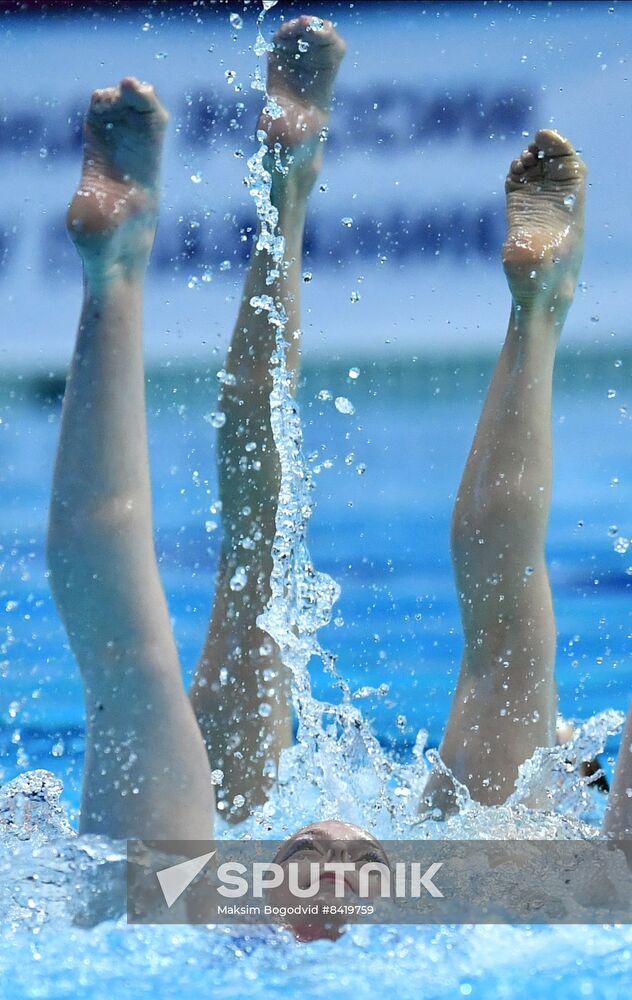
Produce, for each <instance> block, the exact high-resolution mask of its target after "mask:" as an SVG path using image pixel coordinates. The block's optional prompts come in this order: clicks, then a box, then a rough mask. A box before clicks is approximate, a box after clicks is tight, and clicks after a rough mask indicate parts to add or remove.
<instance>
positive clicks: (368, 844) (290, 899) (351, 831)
mask: <svg viewBox="0 0 632 1000" xmlns="http://www.w3.org/2000/svg"><path fill="white" fill-rule="evenodd" d="M275 861H276V863H277V864H279V865H282V866H285V865H288V864H289V863H290V861H291V862H294V863H295V864H296V866H297V868H296V873H297V878H298V884H299V886H300V887H301V888H306V887H307V886H309V885H310V884H311V882H312V869H311V867H310V866H311V864H313V863H315V864H318V865H320V866H321V868H320V878H319V889H318V892H317V893H316V895H314V896H312V897H309V898H306V899H298V900H297V898H296V897H295V896H293V895H292V894H291V892H290V890H289V884H288V879H287V878H285V879H284V881H283V884H282V886H280V887H279V888H277V889H274V890H272V891H271V894H270V895H271V899H272V901H273V905H275V906H287V907H295V906H296V905H297V903H298V904H305V905H312V906H322V904H323V903H324V904H331V903H335V902H337V903H338V904H344V903H345V902H349V901H350V900H351V901H353V900H354V899H355V897H356V896H357V895H358V888H359V887H358V882H359V875H358V873H357V869H359V868H360V866H361V865H363V864H366V863H369V862H374V863H378V864H385V865H387V866H388V864H389V862H388V857H387V855H386V852H385V851H384V848H383V847H382V845H381V844H380V843H379V841H378V840H376V839H375V837H373V836H372V835H371V834H370V833H369V832H368V831H367V830H363V829H362V828H361V827H359V826H355V825H354V824H353V823H343V822H341V821H340V820H336V819H327V820H323V821H322V822H320V823H310V824H309V826H305V827H302V828H301V829H300V830H297V831H296V833H294V834H292V836H291V837H288V839H287V840H285V841H284V842H283V844H282V845H281V847H280V848H279V850H278V851H277V855H276V857H275ZM331 862H343V863H344V862H347V863H351V862H353V863H355V867H356V871H355V872H349V873H345V876H344V888H345V898H342V899H340V898H337V897H336V896H335V885H336V883H335V876H334V873H333V872H327V871H323V868H322V866H323V865H324V864H326V863H331ZM347 894H348V895H347ZM345 922H346V921H345V920H344V918H343V917H342V916H333V917H332V916H328V917H327V918H326V919H325V918H324V917H322V916H313V917H309V916H304V915H303V916H292V917H291V918H288V923H287V925H286V926H287V927H289V929H290V930H291V931H293V933H294V934H295V936H296V938H297V939H298V940H299V941H315V940H318V939H321V938H328V939H329V940H331V941H335V940H337V939H338V938H339V937H340V936H341V935H342V926H343V924H344V923H345Z"/></svg>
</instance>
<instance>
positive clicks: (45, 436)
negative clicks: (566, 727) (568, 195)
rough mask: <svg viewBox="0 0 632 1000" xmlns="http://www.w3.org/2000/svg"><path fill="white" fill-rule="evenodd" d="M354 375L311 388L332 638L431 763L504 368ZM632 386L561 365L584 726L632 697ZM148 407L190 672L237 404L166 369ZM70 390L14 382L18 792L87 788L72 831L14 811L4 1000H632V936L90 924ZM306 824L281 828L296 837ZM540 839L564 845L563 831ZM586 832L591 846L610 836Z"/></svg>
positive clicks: (561, 670) (2, 699) (371, 704)
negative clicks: (76, 891) (469, 483)
mask: <svg viewBox="0 0 632 1000" xmlns="http://www.w3.org/2000/svg"><path fill="white" fill-rule="evenodd" d="M353 364H354V365H356V366H357V367H358V368H359V369H360V375H359V377H358V378H355V379H353V378H350V377H349V375H348V371H349V368H350V363H345V364H342V363H335V362H333V363H332V364H330V365H329V366H328V367H320V368H319V369H318V370H315V369H309V368H308V369H307V371H306V374H305V377H304V380H303V385H302V388H301V400H302V412H303V416H304V421H305V452H306V455H307V456H308V460H309V461H310V463H311V465H312V468H313V469H314V472H315V473H316V474H315V482H316V492H315V500H316V510H315V514H314V517H313V520H312V530H311V550H312V555H313V557H314V561H315V563H316V565H317V567H318V568H319V569H322V570H326V571H327V572H329V573H331V574H332V576H334V578H335V579H336V580H338V582H339V583H340V584H341V586H342V597H341V600H340V602H339V604H338V605H337V607H336V612H335V614H334V620H333V622H332V624H331V625H330V626H329V627H328V628H327V629H326V630H325V635H324V637H323V641H324V644H325V645H326V646H327V648H329V649H330V650H332V651H333V652H335V653H336V654H337V656H338V669H339V672H340V674H341V675H342V676H343V677H344V678H345V680H346V681H348V683H349V684H350V685H351V688H352V690H357V689H360V688H366V687H370V688H378V687H379V685H381V684H386V685H389V687H388V690H387V691H386V692H385V693H383V694H381V695H378V694H372V695H371V694H369V695H367V696H366V697H361V698H359V699H358V700H357V702H356V704H358V705H359V706H361V707H362V709H363V712H364V714H365V717H366V718H367V719H368V720H370V721H371V723H372V725H373V727H374V730H375V732H376V734H377V736H378V737H379V739H380V742H381V743H382V744H383V746H384V747H386V748H387V749H388V751H389V753H392V754H396V755H398V756H399V757H401V758H402V759H409V758H410V753H411V749H412V745H413V742H414V738H415V735H416V733H417V730H418V729H420V728H425V729H427V730H428V733H429V744H430V745H436V743H437V741H438V740H439V738H440V734H441V729H442V726H443V723H444V721H445V718H446V715H447V711H448V706H449V697H450V693H451V690H452V687H453V685H454V682H455V678H456V670H457V666H458V660H459V654H460V638H459V623H458V617H457V608H456V601H455V596H454V592H453V587H452V582H451V575H450V566H449V555H448V544H447V532H448V522H449V514H450V508H451V503H452V500H453V497H454V492H455V489H456V487H457V484H458V479H459V475H460V471H461V468H462V464H463V461H464V458H465V455H466V452H467V449H468V447H469V443H470V440H471V436H472V433H473V429H474V424H475V420H476V417H477V413H478V410H479V407H480V402H481V398H482V394H483V392H484V389H485V386H486V381H487V378H488V376H489V359H484V358H480V359H479V358H470V359H469V360H461V361H459V360H455V359H445V360H444V361H439V360H436V359H435V360H432V361H431V360H429V359H423V358H418V359H415V360H413V358H412V357H411V358H408V359H406V360H405V361H402V363H399V362H398V363H396V362H393V363H391V364H390V365H386V364H377V363H369V362H367V363H366V364H363V363H362V359H354V361H353ZM631 368H632V357H630V356H629V355H625V354H623V355H615V354H612V355H605V354H603V353H602V354H600V355H591V354H590V353H585V354H580V355H577V354H575V353H573V354H572V355H567V356H565V357H563V358H562V362H561V364H560V366H559V368H558V377H557V387H556V401H555V416H554V429H555V448H556V481H555V493H554V501H553V510H552V517H551V527H550V535H549V559H550V562H551V575H552V579H553V586H554V591H555V598H556V608H557V614H558V624H559V654H558V683H559V689H560V703H561V708H562V710H563V711H564V713H565V714H567V715H569V716H572V717H575V718H577V719H583V720H585V719H588V718H590V717H591V716H593V715H594V714H595V713H597V712H600V711H602V710H605V709H618V710H624V709H625V707H626V704H627V698H628V696H629V689H630V676H631V673H632V672H631V670H630V665H629V663H630V661H629V653H630V643H631V634H630V633H631V629H630V614H629V599H630V594H629V591H630V585H631V582H632V577H631V576H630V575H629V574H628V572H626V570H628V567H629V566H630V564H631V563H632V549H630V554H628V553H625V552H617V551H616V550H615V546H616V547H618V548H624V547H625V543H623V544H622V542H621V539H626V538H628V537H629V535H630V534H632V524H631V523H630V514H629V512H630V510H631V509H632V505H631V502H630V501H631V499H632V497H631V493H632V483H631V482H630V479H629V476H628V474H627V470H628V468H629V454H630V445H629V440H630V433H629V431H630V427H629V411H628V409H627V407H629V405H630V399H629V391H628V388H627V387H628V385H629V384H630V370H631ZM148 389H149V398H148V403H149V412H150V437H151V450H152V463H153V478H154V488H155V510H156V531H157V547H158V551H159V554H160V562H161V568H162V573H163V579H164V582H165V587H166V590H167V593H168V598H169V603H170V607H171V611H172V615H173V619H174V627H175V630H176V634H177V638H178V642H179V647H180V651H181V655H182V660H183V664H184V669H185V671H186V673H189V672H190V670H191V668H192V665H193V662H194V660H195V656H196V653H197V651H198V649H199V646H200V644H201V641H202V636H203V633H204V628H205V623H206V615H207V612H208V609H209V605H210V601H211V595H212V576H213V568H214V565H215V562H216V558H217V548H218V541H219V535H218V530H217V529H216V528H215V527H214V524H215V523H216V522H217V521H218V518H217V517H216V516H214V515H213V513H212V512H211V510H212V503H213V501H214V500H215V498H216V490H215V483H214V471H213V463H214V441H213V430H212V427H211V426H210V424H209V423H208V420H206V419H205V417H207V416H208V414H210V413H211V412H212V411H213V410H214V408H215V402H216V379H215V366H211V367H210V370H209V369H204V370H203V369H199V370H193V369H190V370H187V371H181V372H176V371H172V370H170V369H163V370H162V371H160V372H154V373H151V374H150V377H149V383H148ZM59 390H60V382H59V380H58V379H53V378H43V379H38V380H33V379H23V380H22V381H21V382H19V383H12V384H9V383H5V384H3V386H2V397H1V399H2V411H1V414H0V415H1V416H2V425H1V428H2V431H3V433H2V437H1V438H0V441H1V445H0V448H1V451H0V455H1V459H2V461H1V468H2V489H1V492H0V515H1V524H2V533H1V545H2V561H3V563H4V573H3V584H2V597H1V600H2V606H3V609H4V610H5V613H4V628H3V636H2V639H3V658H2V666H1V673H0V706H1V711H2V730H1V733H2V742H1V751H0V752H1V755H2V756H1V757H0V765H1V767H2V770H3V781H4V782H5V788H4V794H5V795H6V794H7V787H9V788H11V786H7V783H8V782H9V780H10V779H12V778H14V777H15V776H17V775H20V774H22V773H24V772H25V771H29V770H33V769H36V768H45V769H47V770H49V771H52V772H54V773H55V774H57V775H58V776H59V777H60V778H61V779H62V780H63V782H64V789H63V793H62V804H63V809H62V810H61V812H59V813H56V812H55V810H54V809H53V808H52V806H51V801H53V800H54V798H55V795H54V794H53V792H51V791H50V790H49V791H48V792H47V793H46V794H45V795H43V796H42V795H41V794H40V795H39V796H35V798H34V799H32V801H30V800H27V801H30V806H29V808H30V810H31V814H32V811H33V810H35V812H36V813H38V811H39V819H36V821H35V823H33V822H31V824H30V827H28V830H29V831H30V832H27V823H26V820H25V818H24V816H25V814H24V810H22V813H21V814H20V816H19V817H18V820H19V821H18V823H17V826H16V827H14V828H11V827H8V826H7V819H6V818H7V816H8V815H9V813H10V809H9V807H8V806H7V805H6V802H5V807H4V810H3V805H2V798H1V797H0V820H4V822H0V839H1V840H2V843H3V845H4V852H3V856H2V865H0V888H1V889H2V892H1V893H0V900H1V901H2V904H3V910H4V909H5V904H10V905H11V906H12V907H13V908H12V909H11V910H10V911H8V916H7V911H6V910H5V914H4V915H5V921H4V923H5V933H4V934H3V938H2V941H1V942H0V972H1V974H2V976H1V978H2V983H3V985H2V996H3V998H6V1000H13V998H18V997H19V998H24V997H35V996H38V997H46V998H62V997H63V998H66V997H68V998H69V997H84V996H85V997H93V998H100V997H106V996H107V997H108V998H112V997H117V998H121V1000H122V998H127V997H140V996H145V995H150V994H151V995H154V996H160V997H165V998H167V997H171V996H174V997H176V996H177V997H179V998H188V997H191V998H193V997H198V996H200V995H206V994H207V993H208V994H214V993H216V992H220V991H221V992H222V994H223V995H224V996H235V997H242V996H245V995H252V996H258V995H261V996H263V995H265V996H267V997H276V996H281V995H284V996H299V995H300V996H302V997H321V996H330V995H331V994H332V992H334V991H335V992H336V994H337V995H339V996H343V997H351V996H354V997H365V996H366V997H368V996H376V995H378V993H381V987H380V988H377V986H376V984H380V983H381V982H383V981H385V980H388V981H389V982H390V983H392V986H393V989H394V990H395V991H396V993H397V996H398V997H402V998H407V997H411V998H412V997H419V996H428V997H452V996H475V997H485V998H487V997H490V998H491V997H512V998H520V997H523V996H524V997H527V996H533V995H534V992H535V995H536V996H539V997H540V996H541V997H548V996H553V995H555V996H556V997H558V998H566V997H569V998H570V997H577V996H594V997H612V998H614V997H617V998H618V997H620V996H622V992H621V991H622V988H623V983H624V982H625V977H626V974H627V970H628V969H629V956H630V948H631V947H632V933H631V932H630V931H629V930H628V929H625V928H623V929H622V928H618V929H614V928H601V927H594V928H586V929H584V930H582V933H581V935H578V934H577V931H576V929H574V928H572V927H558V928H533V929H528V928H511V927H490V928H486V927H478V928H468V927H463V928H439V929H437V928H424V927H420V928H410V927H408V928H405V929H400V928H370V927H357V928H354V929H352V930H351V931H349V933H348V934H347V935H346V936H345V939H344V940H343V941H342V942H339V943H337V944H334V945H332V944H330V943H326V942H321V943H318V944H315V945H310V946H309V947H301V946H297V945H296V944H294V943H293V942H292V941H290V940H289V939H288V938H287V936H286V935H285V933H284V932H282V931H280V932H277V933H274V934H271V935H269V936H264V937H263V938H262V936H261V935H258V936H256V937H254V938H252V939H249V938H245V937H244V936H243V935H239V934H237V933H235V932H234V931H230V930H228V929H225V928H224V929H222V928H220V929H216V930H202V929H194V928H173V929H171V930H169V929H167V928H128V927H127V926H126V925H125V924H124V922H121V921H119V922H117V921H107V922H105V923H103V924H101V925H99V926H98V927H96V928H93V929H90V930H87V929H81V928H78V927H72V926H71V925H70V923H69V918H68V904H67V902H64V896H65V895H68V889H67V887H66V888H64V887H65V886H66V882H65V879H66V876H67V874H68V872H81V871H83V870H84V869H86V870H90V869H91V868H95V866H96V864H97V861H99V862H100V864H101V866H102V867H101V868H99V871H101V872H105V870H106V868H107V865H108V864H115V861H114V860H113V858H114V857H115V856H116V851H115V848H114V847H113V846H112V845H108V844H99V843H95V842H88V843H87V844H86V843H82V842H81V841H80V842H77V841H76V840H75V839H74V838H73V836H72V835H71V833H70V832H69V831H68V830H67V829H66V826H65V823H66V820H65V816H66V815H67V814H68V815H70V818H71V821H74V819H75V815H76V808H77V802H78V797H77V796H78V787H79V780H80V773H81V757H82V751H83V729H82V725H83V718H82V702H81V691H80V684H79V678H78V675H77V672H76V668H75V666H74V664H73V661H72V658H71V656H70V654H69V652H68V650H67V648H66V645H65V640H64V635H63V632H62V629H61V626H60V624H59V622H58V620H57V617H56V614H55V611H54V607H53V605H52V602H51V599H50V596H49V595H48V592H47V587H46V580H45V577H44V561H43V541H44V530H45V518H46V506H47V499H48V489H49V479H50V471H51V462H52V457H53V449H54V444H55V440H56V436H57V430H58V422H59V401H58V396H59ZM322 390H328V391H329V392H330V393H331V394H332V396H333V397H335V396H339V395H343V396H346V397H347V398H349V399H350V400H351V401H352V402H353V404H354V407H355V413H354V414H353V415H344V414H341V413H339V412H338V411H337V410H336V409H335V407H334V404H333V401H332V400H322V399H319V398H318V397H319V393H322ZM318 467H320V471H317V469H318ZM363 467H365V468H364V469H363ZM360 473H361V474H360ZM209 522H210V523H209ZM615 528H616V529H617V531H616V533H615V532H614V529H615ZM313 676H314V685H315V690H316V694H317V695H318V696H319V697H322V698H325V699H327V700H331V701H336V700H337V692H336V689H335V688H334V687H333V686H332V683H331V680H330V679H329V678H328V677H326V676H325V675H324V674H323V673H322V671H321V670H320V669H315V671H314V675H313ZM402 716H403V717H404V718H405V721H402V719H401V717H402ZM398 717H400V720H399V724H398V721H397V720H398ZM616 749H617V741H616V737H612V738H611V739H610V740H609V743H608V745H607V747H606V752H605V754H604V755H603V758H602V759H603V762H604V764H605V766H606V770H610V762H609V758H610V757H611V756H612V754H614V753H616ZM1 795H2V791H1V790H0V796H1ZM51 796H52V798H51ZM602 809H603V797H602V796H599V795H593V797H592V799H591V800H590V803H589V810H588V811H589V813H590V815H589V816H588V818H589V819H590V818H592V819H593V820H596V819H597V817H598V815H599V813H600V812H601V811H602ZM571 811H572V812H573V813H574V815H575V816H576V817H577V819H576V820H574V821H573V822H578V821H579V819H580V818H581V817H584V818H586V815H587V813H586V803H585V802H584V803H583V806H582V808H579V807H574V808H573V809H572V810H571ZM298 816H299V812H298V811H297V813H296V817H292V816H291V815H289V816H286V817H285V818H284V819H283V820H279V822H280V823H281V826H283V825H289V827H290V828H291V826H292V822H293V819H294V818H296V819H298ZM509 819H510V817H508V815H506V814H502V811H501V812H498V811H494V810H480V811H478V812H476V813H474V814H473V818H472V816H470V819H469V823H470V827H469V829H470V831H471V830H472V829H476V830H478V835H485V832H487V834H488V835H502V831H503V829H506V828H507V823H508V822H509ZM529 822H532V823H533V822H537V823H540V826H539V827H538V826H535V827H534V829H541V830H542V831H543V832H542V835H546V834H545V832H544V831H548V835H551V831H552V830H554V829H556V826H555V824H557V823H561V820H555V819H554V818H553V819H552V820H549V819H547V820H546V821H545V820H542V821H540V820H537V818H536V820H535V821H534V820H533V817H532V818H531V820H529ZM551 824H552V825H551ZM525 829H526V826H525ZM573 829H574V830H575V833H576V835H580V834H581V833H582V831H584V830H586V829H588V828H584V827H581V826H576V827H574V828H573ZM559 830H560V831H562V827H561V826H560V827H559ZM494 831H495V834H494ZM578 831H579V833H578ZM457 833H458V831H457ZM470 835H471V832H470ZM532 835H533V833H532ZM559 835H564V833H563V832H560V833H559ZM566 835H568V832H567V834H566ZM47 844H48V846H47ZM86 852H87V853H86ZM106 858H109V859H110V861H109V862H108V861H106V860H105V859H106ZM95 859H96V860H95ZM2 866H4V871H3V870H2ZM103 866H104V867H103ZM34 871H35V872H39V873H40V879H39V882H40V884H39V885H36V883H35V882H34V881H33V877H32V876H33V872H34ZM16 899H17V901H18V903H17V909H16ZM367 963H369V965H368V966H367ZM368 968H370V970H371V972H370V975H369V974H367V969H368ZM518 980H520V985H519V984H518Z"/></svg>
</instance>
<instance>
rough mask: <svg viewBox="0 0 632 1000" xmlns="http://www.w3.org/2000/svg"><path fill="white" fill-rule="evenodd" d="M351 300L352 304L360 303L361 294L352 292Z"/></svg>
mask: <svg viewBox="0 0 632 1000" xmlns="http://www.w3.org/2000/svg"><path fill="white" fill-rule="evenodd" d="M349 298H350V299H351V301H352V302H359V301H360V292H351V295H350V296H349Z"/></svg>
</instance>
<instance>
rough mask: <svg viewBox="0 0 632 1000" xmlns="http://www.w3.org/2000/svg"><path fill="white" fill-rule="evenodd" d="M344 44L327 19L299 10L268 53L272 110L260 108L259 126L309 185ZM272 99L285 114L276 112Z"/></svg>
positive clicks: (318, 157) (317, 162)
mask: <svg viewBox="0 0 632 1000" xmlns="http://www.w3.org/2000/svg"><path fill="white" fill-rule="evenodd" d="M345 50H346V45H345V43H344V41H343V40H342V38H340V36H339V35H338V34H337V33H336V30H335V28H334V26H333V24H332V23H331V21H324V20H322V19H321V18H317V17H308V16H307V15H302V16H301V17H296V18H293V19H292V20H291V21H286V22H284V24H282V25H281V27H280V28H279V30H278V31H277V33H276V35H275V36H274V51H273V52H271V53H270V55H269V57H268V82H267V92H268V95H269V96H270V97H271V98H273V99H274V101H273V102H271V104H272V108H271V110H272V115H271V114H269V113H268V112H267V111H266V110H264V112H263V113H262V115H261V117H260V119H259V123H258V125H257V129H262V130H263V131H264V132H266V133H267V136H268V145H269V146H270V148H274V146H275V144H278V146H277V150H278V151H279V153H280V155H281V163H282V164H283V165H284V166H289V174H290V175H292V176H295V177H297V178H300V179H302V180H304V181H305V184H306V187H307V188H308V189H309V188H310V187H311V185H312V183H313V182H314V180H315V178H316V176H317V174H318V171H319V169H320V164H321V160H322V142H321V137H322V133H323V129H324V128H325V126H326V125H327V122H328V120H329V112H330V109H331V98H332V92H333V85H334V80H335V78H336V74H337V72H338V67H339V66H340V63H341V61H342V58H343V56H344V54H345ZM274 102H276V103H277V104H278V105H279V106H280V107H281V108H282V109H283V115H281V116H279V117H274ZM276 173H277V172H276V171H275V174H276Z"/></svg>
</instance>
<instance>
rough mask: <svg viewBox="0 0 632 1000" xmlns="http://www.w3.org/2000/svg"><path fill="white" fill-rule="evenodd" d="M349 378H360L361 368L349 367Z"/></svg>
mask: <svg viewBox="0 0 632 1000" xmlns="http://www.w3.org/2000/svg"><path fill="white" fill-rule="evenodd" d="M349 378H352V379H356V378H360V369H359V368H350V369H349Z"/></svg>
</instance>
